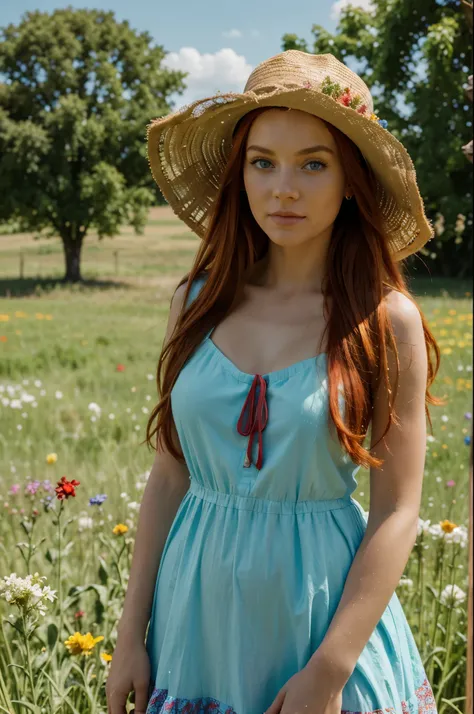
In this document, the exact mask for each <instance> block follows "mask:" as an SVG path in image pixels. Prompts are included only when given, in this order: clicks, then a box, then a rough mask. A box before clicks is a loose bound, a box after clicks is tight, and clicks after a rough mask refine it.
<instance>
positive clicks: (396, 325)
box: [385, 288, 424, 341]
mask: <svg viewBox="0 0 474 714" xmlns="http://www.w3.org/2000/svg"><path fill="white" fill-rule="evenodd" d="M385 303H386V305H387V311H388V314H389V317H390V320H391V322H392V327H393V331H394V333H395V337H396V338H399V339H403V340H406V339H409V340H413V339H415V340H420V338H421V339H423V341H424V332H423V323H422V320H421V314H420V311H419V309H418V307H417V305H416V304H415V303H414V302H413V301H412V300H410V298H408V297H407V296H406V295H404V294H403V293H401V292H399V291H398V290H394V289H392V288H390V289H389V290H387V292H386V294H385Z"/></svg>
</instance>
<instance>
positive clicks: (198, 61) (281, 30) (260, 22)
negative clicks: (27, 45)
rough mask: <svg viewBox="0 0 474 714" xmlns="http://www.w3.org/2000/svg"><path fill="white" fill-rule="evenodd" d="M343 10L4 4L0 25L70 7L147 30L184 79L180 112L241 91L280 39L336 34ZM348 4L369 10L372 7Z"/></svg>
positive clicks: (259, 3) (204, 0) (258, 0)
mask: <svg viewBox="0 0 474 714" xmlns="http://www.w3.org/2000/svg"><path fill="white" fill-rule="evenodd" d="M0 2H1V0H0ZM346 4H348V0H297V2H289V1H288V0H234V1H233V2H230V0H200V1H199V2H196V0H179V1H176V0H167V1H166V2H159V1H158V2H157V1H156V0H155V2H151V1H150V0H132V2H130V0H104V2H99V3H83V2H75V1H73V2H70V3H68V2H56V1H55V0H15V2H13V0H7V3H6V7H5V2H1V6H0V25H2V26H4V25H7V24H9V23H14V24H17V23H18V22H19V21H20V20H21V17H22V15H23V14H24V13H25V12H27V11H32V10H40V11H42V12H51V11H52V10H54V9H55V8H60V7H66V6H68V5H72V6H73V7H77V8H86V7H87V8H93V7H95V8H100V9H103V10H112V11H113V12H114V13H115V16H116V18H117V19H118V20H128V21H129V23H130V25H131V27H132V28H134V29H136V30H139V31H143V30H148V32H150V34H151V35H152V36H153V38H154V40H155V41H156V42H157V43H158V44H161V45H163V46H164V48H165V50H167V51H169V52H170V54H169V56H168V57H167V58H166V62H167V64H168V65H169V66H170V67H172V68H173V69H181V70H183V71H187V72H190V74H189V76H188V78H187V80H186V82H187V84H188V88H187V90H186V92H185V94H183V95H179V96H176V97H173V99H174V100H175V101H176V106H180V105H183V104H186V103H188V102H189V101H192V100H194V99H197V98H199V97H204V96H208V95H211V94H213V93H214V92H215V91H217V90H221V91H242V90H243V88H244V85H245V82H246V79H247V77H248V75H249V74H250V72H251V71H252V69H253V68H254V67H255V66H256V65H257V64H259V62H262V61H263V60H265V59H267V58H268V57H271V56H272V55H275V54H278V52H281V38H282V36H283V35H284V34H285V33H286V32H292V33H295V34H297V35H298V36H299V37H304V38H305V39H306V40H308V41H311V27H312V25H313V24H320V25H322V26H323V27H325V28H326V29H328V30H329V31H334V30H335V29H336V26H337V17H338V14H339V12H340V9H341V7H342V6H343V5H346ZM352 4H354V5H361V6H362V7H365V8H368V7H369V6H370V0H353V2H352ZM293 8H294V10H293ZM310 47H311V44H310Z"/></svg>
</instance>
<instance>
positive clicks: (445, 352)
mask: <svg viewBox="0 0 474 714" xmlns="http://www.w3.org/2000/svg"><path fill="white" fill-rule="evenodd" d="M452 351H453V350H452V349H451V347H444V348H443V349H442V350H441V354H442V355H450V354H451V353H452Z"/></svg>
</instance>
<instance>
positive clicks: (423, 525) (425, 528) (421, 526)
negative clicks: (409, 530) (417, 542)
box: [417, 518, 431, 535]
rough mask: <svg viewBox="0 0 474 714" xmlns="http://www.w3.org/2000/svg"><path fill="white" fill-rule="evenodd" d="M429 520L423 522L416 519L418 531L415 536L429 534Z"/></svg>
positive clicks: (420, 519)
mask: <svg viewBox="0 0 474 714" xmlns="http://www.w3.org/2000/svg"><path fill="white" fill-rule="evenodd" d="M430 523H431V521H430V520H427V521H424V520H423V519H422V518H418V530H417V535H421V534H422V533H430Z"/></svg>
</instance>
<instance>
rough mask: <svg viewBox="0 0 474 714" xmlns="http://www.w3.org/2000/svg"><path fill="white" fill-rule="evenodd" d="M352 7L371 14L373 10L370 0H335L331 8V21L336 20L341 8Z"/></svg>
mask: <svg viewBox="0 0 474 714" xmlns="http://www.w3.org/2000/svg"><path fill="white" fill-rule="evenodd" d="M348 5H352V6H353V7H361V8H362V9H363V10H367V11H368V12H373V11H374V10H375V8H374V5H373V4H372V0H336V2H335V3H333V5H332V7H331V20H338V19H339V17H340V15H341V11H342V8H344V7H347V6H348Z"/></svg>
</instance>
